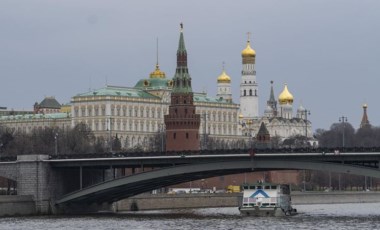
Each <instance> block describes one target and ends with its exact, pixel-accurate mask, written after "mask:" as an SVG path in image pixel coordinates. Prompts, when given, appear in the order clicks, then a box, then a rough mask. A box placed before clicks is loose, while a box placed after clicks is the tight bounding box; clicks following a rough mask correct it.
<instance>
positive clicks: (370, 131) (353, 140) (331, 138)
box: [314, 122, 380, 148]
mask: <svg viewBox="0 0 380 230" xmlns="http://www.w3.org/2000/svg"><path fill="white" fill-rule="evenodd" d="M314 136H315V138H316V139H317V140H318V141H319V146H320V147H327V148H334V147H378V146H380V128H379V127H373V126H371V125H367V126H364V127H362V128H359V129H357V130H355V129H354V128H353V127H352V125H351V124H350V123H347V122H345V123H334V124H332V125H331V127H330V129H329V130H323V129H317V130H316V132H315V135H314Z"/></svg>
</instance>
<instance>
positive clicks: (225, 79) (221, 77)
mask: <svg viewBox="0 0 380 230" xmlns="http://www.w3.org/2000/svg"><path fill="white" fill-rule="evenodd" d="M218 83H231V78H230V76H228V75H227V74H226V71H224V70H223V72H222V74H221V75H219V77H218Z"/></svg>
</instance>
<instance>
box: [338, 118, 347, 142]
mask: <svg viewBox="0 0 380 230" xmlns="http://www.w3.org/2000/svg"><path fill="white" fill-rule="evenodd" d="M339 122H341V123H342V124H343V132H342V134H343V135H342V136H343V138H342V147H343V148H344V147H345V133H344V132H345V129H346V124H345V123H347V117H345V116H341V117H339Z"/></svg>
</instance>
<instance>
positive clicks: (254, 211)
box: [239, 206, 297, 217]
mask: <svg viewBox="0 0 380 230" xmlns="http://www.w3.org/2000/svg"><path fill="white" fill-rule="evenodd" d="M239 211H240V213H241V214H243V215H246V216H255V217H265V216H276V217H277V216H292V215H295V214H297V210H295V209H291V210H287V211H285V210H283V209H281V208H279V207H275V208H266V207H257V206H256V207H246V208H243V207H241V208H239Z"/></svg>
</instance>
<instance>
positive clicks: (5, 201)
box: [0, 196, 36, 216]
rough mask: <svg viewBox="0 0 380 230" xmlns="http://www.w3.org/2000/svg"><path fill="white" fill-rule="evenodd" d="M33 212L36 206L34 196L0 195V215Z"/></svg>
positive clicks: (31, 213)
mask: <svg viewBox="0 0 380 230" xmlns="http://www.w3.org/2000/svg"><path fill="white" fill-rule="evenodd" d="M33 214H36V207H35V203H34V200H33V197H32V196H0V216H15V215H33Z"/></svg>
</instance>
